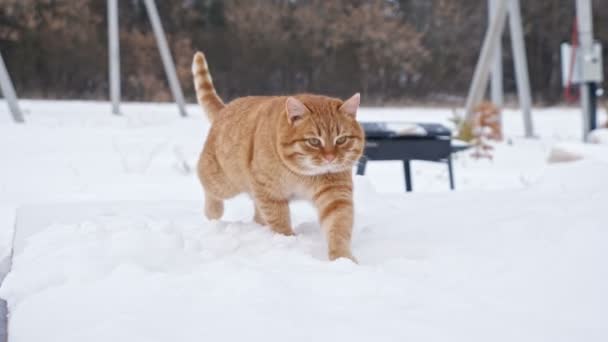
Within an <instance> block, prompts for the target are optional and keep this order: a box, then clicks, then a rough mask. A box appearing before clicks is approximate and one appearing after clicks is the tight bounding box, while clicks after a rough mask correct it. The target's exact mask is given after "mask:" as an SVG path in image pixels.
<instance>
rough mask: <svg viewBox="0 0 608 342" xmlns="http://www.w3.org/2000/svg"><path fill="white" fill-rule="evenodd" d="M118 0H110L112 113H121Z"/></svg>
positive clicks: (109, 44)
mask: <svg viewBox="0 0 608 342" xmlns="http://www.w3.org/2000/svg"><path fill="white" fill-rule="evenodd" d="M117 1H118V0H108V65H109V78H110V101H111V102H112V113H114V114H116V115H120V42H119V38H118V2H117Z"/></svg>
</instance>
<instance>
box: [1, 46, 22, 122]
mask: <svg viewBox="0 0 608 342" xmlns="http://www.w3.org/2000/svg"><path fill="white" fill-rule="evenodd" d="M0 89H1V90H2V95H4V98H5V99H6V103H7V104H8V109H9V110H10V111H11V114H12V115H13V120H14V121H15V122H18V123H23V122H25V120H24V119H23V114H22V113H21V109H20V108H19V104H18V103H17V95H16V94H15V87H13V82H11V78H10V76H9V75H8V71H7V70H6V65H5V64H4V59H3V58H2V54H0Z"/></svg>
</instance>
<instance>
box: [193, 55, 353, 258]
mask: <svg viewBox="0 0 608 342" xmlns="http://www.w3.org/2000/svg"><path fill="white" fill-rule="evenodd" d="M192 69H193V74H194V83H195V87H196V91H197V98H198V99H199V102H200V104H201V106H202V107H203V108H204V109H205V110H206V111H207V113H208V115H209V118H210V120H211V121H212V125H211V128H210V130H209V134H208V136H207V141H206V142H205V146H204V148H203V151H202V153H201V156H200V159H199V163H198V176H199V179H200V181H201V183H202V185H203V188H204V192H205V215H206V216H207V217H208V218H209V219H219V218H221V217H222V215H223V211H224V204H223V201H224V200H226V199H228V198H231V197H234V196H236V195H238V194H240V193H247V194H249V195H250V196H251V198H252V199H253V201H254V208H255V215H254V220H255V221H256V222H258V223H260V224H263V225H268V226H270V228H272V229H273V230H274V231H275V232H277V233H281V234H285V235H293V234H294V231H293V229H292V225H291V219H290V214H289V206H288V205H289V201H291V200H293V199H296V198H300V199H306V200H309V201H311V202H312V203H313V204H314V205H315V207H316V208H317V210H318V213H319V220H320V223H321V226H322V228H323V230H324V231H325V233H326V236H327V242H328V255H329V259H330V260H334V259H337V258H341V257H344V258H349V259H351V260H353V261H354V260H355V258H354V257H353V255H352V253H351V247H350V242H351V232H352V226H353V194H352V187H353V184H352V167H353V165H354V164H355V163H356V162H357V160H358V159H359V157H360V156H361V153H362V152H363V146H364V140H365V137H364V133H363V130H362V128H361V126H360V125H359V124H358V123H357V120H356V112H357V110H358V107H359V94H355V95H354V96H352V97H351V98H350V99H348V100H346V101H342V100H339V99H336V98H330V97H326V96H320V95H311V94H301V95H294V96H250V97H243V98H239V99H236V100H234V101H232V102H230V103H228V104H226V105H224V103H223V101H222V100H221V99H220V98H219V96H218V95H217V94H216V92H215V88H214V87H213V83H212V81H211V76H210V75H209V70H208V68H207V63H206V61H205V57H204V55H203V54H202V53H200V52H199V53H197V54H196V55H195V57H194V62H193V68H192Z"/></svg>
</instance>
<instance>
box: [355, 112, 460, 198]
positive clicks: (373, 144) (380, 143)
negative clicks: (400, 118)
mask: <svg viewBox="0 0 608 342" xmlns="http://www.w3.org/2000/svg"><path fill="white" fill-rule="evenodd" d="M362 126H363V129H364V130H365V138H366V142H365V151H364V152H363V157H361V159H360V160H359V165H358V167H357V174H358V175H363V174H365V167H366V164H367V161H368V160H401V161H403V171H404V174H405V190H406V191H412V171H411V167H410V161H412V160H426V161H432V162H442V163H446V164H447V166H448V172H449V180H450V189H452V190H453V189H454V170H453V168H452V153H454V152H458V151H461V150H464V149H467V148H468V146H466V145H465V146H452V132H451V131H450V130H449V129H448V128H447V127H445V126H443V125H440V124H426V123H417V124H409V123H391V122H374V123H362Z"/></svg>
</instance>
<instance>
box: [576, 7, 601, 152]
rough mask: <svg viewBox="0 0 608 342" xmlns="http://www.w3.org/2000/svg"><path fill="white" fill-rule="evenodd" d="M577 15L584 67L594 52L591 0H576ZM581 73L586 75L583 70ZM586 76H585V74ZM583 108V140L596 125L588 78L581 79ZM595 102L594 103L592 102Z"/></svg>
mask: <svg viewBox="0 0 608 342" xmlns="http://www.w3.org/2000/svg"><path fill="white" fill-rule="evenodd" d="M576 17H577V21H578V41H579V44H580V56H581V59H580V62H581V63H579V67H580V68H583V67H584V65H583V64H584V58H585V57H586V56H590V55H591V54H592V49H593V18H592V11H591V0H576ZM580 74H581V75H584V74H585V73H583V72H582V71H581V73H580ZM583 77H584V76H583ZM581 81H582V82H581V86H580V87H581V95H580V98H581V108H582V111H583V112H582V115H583V140H585V141H586V140H587V135H588V134H589V132H590V131H591V129H592V128H593V127H594V126H595V124H596V123H595V122H591V118H592V117H595V113H592V111H593V110H594V108H595V101H596V98H595V93H593V94H592V93H591V90H592V88H594V87H591V86H590V84H591V82H589V81H588V80H585V79H583V80H581ZM592 102H593V103H592Z"/></svg>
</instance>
